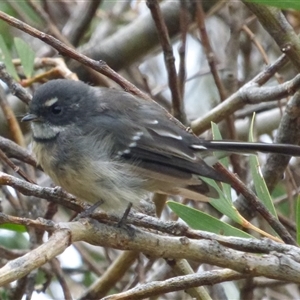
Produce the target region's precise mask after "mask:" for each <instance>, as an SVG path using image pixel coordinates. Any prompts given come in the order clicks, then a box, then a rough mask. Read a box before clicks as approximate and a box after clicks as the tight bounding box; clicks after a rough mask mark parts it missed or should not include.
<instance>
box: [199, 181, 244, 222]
mask: <svg viewBox="0 0 300 300" xmlns="http://www.w3.org/2000/svg"><path fill="white" fill-rule="evenodd" d="M201 179H202V180H203V181H204V182H206V183H207V184H209V185H210V186H212V187H213V188H215V189H216V190H217V192H218V193H219V198H218V199H211V200H210V201H209V203H210V204H211V205H212V206H213V207H214V208H215V209H216V210H217V211H219V212H220V213H222V214H223V215H225V216H227V217H229V218H230V219H232V220H233V221H235V222H236V223H238V224H243V220H242V218H241V215H240V214H239V213H238V212H237V210H236V208H235V207H234V206H233V204H232V201H231V198H228V197H227V196H226V194H225V193H224V192H223V191H222V190H221V188H220V186H219V184H217V183H216V182H215V181H214V180H213V179H210V178H206V177H201Z"/></svg>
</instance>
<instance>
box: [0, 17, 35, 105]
mask: <svg viewBox="0 0 300 300" xmlns="http://www.w3.org/2000/svg"><path fill="white" fill-rule="evenodd" d="M0 13H2V12H0ZM0 78H1V79H2V80H3V81H4V82H5V83H6V84H7V85H8V87H9V89H10V91H11V93H12V94H13V95H15V96H16V97H18V98H19V99H20V100H22V101H23V102H24V103H26V104H28V103H29V102H30V100H31V98H32V96H31V95H30V94H29V93H28V92H27V91H26V90H25V89H24V88H23V87H22V86H21V85H19V84H18V83H16V82H15V81H14V80H13V78H12V77H11V76H10V75H9V74H8V73H7V72H6V68H5V65H4V63H2V62H0Z"/></svg>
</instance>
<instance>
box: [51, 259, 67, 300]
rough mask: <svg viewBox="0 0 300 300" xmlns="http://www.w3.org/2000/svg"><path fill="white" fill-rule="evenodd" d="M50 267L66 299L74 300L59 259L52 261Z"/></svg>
mask: <svg viewBox="0 0 300 300" xmlns="http://www.w3.org/2000/svg"><path fill="white" fill-rule="evenodd" d="M50 266H51V269H52V272H53V273H54V274H55V276H56V278H57V281H58V282H59V283H60V286H61V288H62V290H63V293H64V299H66V300H72V299H73V297H72V294H71V291H70V289H69V287H68V284H67V282H66V279H65V274H64V272H63V271H62V269H61V266H60V263H59V261H58V259H57V258H54V259H52V260H51V261H50Z"/></svg>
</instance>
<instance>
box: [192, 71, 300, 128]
mask: <svg viewBox="0 0 300 300" xmlns="http://www.w3.org/2000/svg"><path fill="white" fill-rule="evenodd" d="M257 79H261V80H264V79H265V78H260V77H259V78H258V76H257V77H255V78H254V79H253V80H251V81H250V82H248V83H247V84H245V85H244V86H243V87H242V88H240V89H239V90H238V91H237V92H236V93H234V94H232V95H231V96H230V97H228V98H227V99H226V100H225V101H223V102H222V103H220V104H219V105H218V106H217V107H215V108H213V109H212V110H211V111H209V112H208V113H207V114H206V115H205V116H204V117H201V118H199V119H196V120H194V121H192V122H191V127H192V129H193V130H194V132H195V133H196V134H201V133H202V132H204V131H205V130H207V129H209V128H210V126H211V121H214V122H216V123H218V122H220V121H222V120H223V119H224V118H226V117H227V116H228V115H229V114H232V113H233V112H235V111H236V110H238V109H240V108H242V107H243V106H244V105H245V104H256V103H260V102H266V101H273V100H276V99H277V100H278V99H282V98H284V97H287V96H290V95H293V94H294V93H295V92H296V91H297V90H298V89H299V84H300V76H299V74H298V75H296V76H295V77H294V79H292V80H290V81H287V82H285V83H283V84H281V85H277V86H272V87H258V86H257Z"/></svg>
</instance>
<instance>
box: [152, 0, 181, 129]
mask: <svg viewBox="0 0 300 300" xmlns="http://www.w3.org/2000/svg"><path fill="white" fill-rule="evenodd" d="M147 6H148V7H149V9H150V11H151V14H152V18H153V20H154V22H155V25H156V28H157V32H158V38H159V40H160V43H161V46H162V49H163V53H164V59H165V65H166V69H167V73H168V80H169V87H170V90H171V94H172V102H173V115H174V117H175V118H177V119H178V120H180V121H181V122H183V123H185V121H186V116H185V113H184V110H183V103H182V99H181V95H180V90H179V84H178V76H177V72H176V68H175V58H174V54H173V48H172V45H171V42H170V37H169V34H168V29H167V26H166V24H165V22H164V19H163V15H162V13H161V9H160V6H159V4H158V1H157V0H147Z"/></svg>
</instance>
